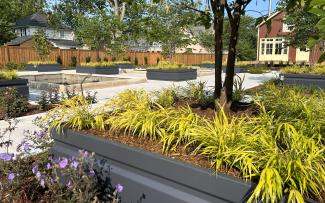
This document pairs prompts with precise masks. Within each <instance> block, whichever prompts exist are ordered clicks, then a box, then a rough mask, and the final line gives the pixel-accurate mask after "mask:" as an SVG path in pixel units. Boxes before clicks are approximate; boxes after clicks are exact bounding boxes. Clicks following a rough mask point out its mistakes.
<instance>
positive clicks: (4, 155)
mask: <svg viewBox="0 0 325 203" xmlns="http://www.w3.org/2000/svg"><path fill="white" fill-rule="evenodd" d="M13 157H14V154H8V153H1V154H0V160H4V161H10V160H11V159H12V158H13Z"/></svg>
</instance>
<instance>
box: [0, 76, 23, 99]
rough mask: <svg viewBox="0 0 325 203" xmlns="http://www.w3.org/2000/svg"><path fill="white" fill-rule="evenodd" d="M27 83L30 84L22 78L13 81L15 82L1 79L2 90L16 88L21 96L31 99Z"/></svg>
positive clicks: (0, 87) (0, 86)
mask: <svg viewBox="0 0 325 203" xmlns="http://www.w3.org/2000/svg"><path fill="white" fill-rule="evenodd" d="M27 83H28V80H27V79H22V78H17V79H13V80H3V79H0V89H5V88H15V89H16V90H17V92H18V93H19V94H20V95H22V96H24V97H26V98H28V97H29V87H28V85H27Z"/></svg>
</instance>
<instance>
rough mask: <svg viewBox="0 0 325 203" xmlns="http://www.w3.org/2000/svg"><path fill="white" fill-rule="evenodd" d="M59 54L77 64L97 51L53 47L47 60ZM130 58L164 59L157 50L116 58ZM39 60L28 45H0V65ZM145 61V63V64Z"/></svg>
mask: <svg viewBox="0 0 325 203" xmlns="http://www.w3.org/2000/svg"><path fill="white" fill-rule="evenodd" d="M59 56H60V58H61V60H62V63H63V66H69V64H70V63H71V58H72V57H73V56H75V57H76V58H77V64H80V63H82V62H86V58H87V57H90V58H91V62H95V61H96V56H97V53H96V51H94V50H75V49H68V50H64V49H61V50H60V49H53V50H52V51H51V54H50V56H49V58H48V60H51V61H56V60H57V58H58V57H59ZM99 57H100V58H101V60H102V61H103V60H104V58H107V59H108V60H109V61H111V60H112V56H111V54H107V53H106V52H104V51H100V52H99ZM127 58H130V60H131V63H133V64H135V59H136V58H137V60H138V65H155V64H157V61H158V60H159V61H162V60H164V57H163V55H162V54H161V53H159V52H129V53H124V54H120V55H119V56H118V57H117V58H116V60H125V59H127ZM213 59H214V55H213V54H193V53H184V54H175V55H174V56H173V58H172V61H174V62H177V63H184V64H186V65H192V64H200V63H201V62H202V61H213ZM35 60H39V57H38V56H37V53H36V51H35V50H34V49H33V48H30V47H12V46H10V47H5V46H2V47H0V66H4V65H5V64H6V63H8V62H13V63H17V64H20V63H27V62H28V61H35ZM145 63H147V64H145Z"/></svg>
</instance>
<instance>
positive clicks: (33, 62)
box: [27, 61, 57, 65]
mask: <svg viewBox="0 0 325 203" xmlns="http://www.w3.org/2000/svg"><path fill="white" fill-rule="evenodd" d="M27 64H31V65H43V64H57V62H56V61H29V62H28V63H27Z"/></svg>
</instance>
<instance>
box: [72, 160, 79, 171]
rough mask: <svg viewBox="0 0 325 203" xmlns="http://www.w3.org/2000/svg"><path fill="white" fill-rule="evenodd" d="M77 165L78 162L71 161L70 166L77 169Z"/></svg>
mask: <svg viewBox="0 0 325 203" xmlns="http://www.w3.org/2000/svg"><path fill="white" fill-rule="evenodd" d="M78 165H79V162H78V161H76V160H74V161H73V162H72V163H71V167H72V168H74V169H77V168H78Z"/></svg>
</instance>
